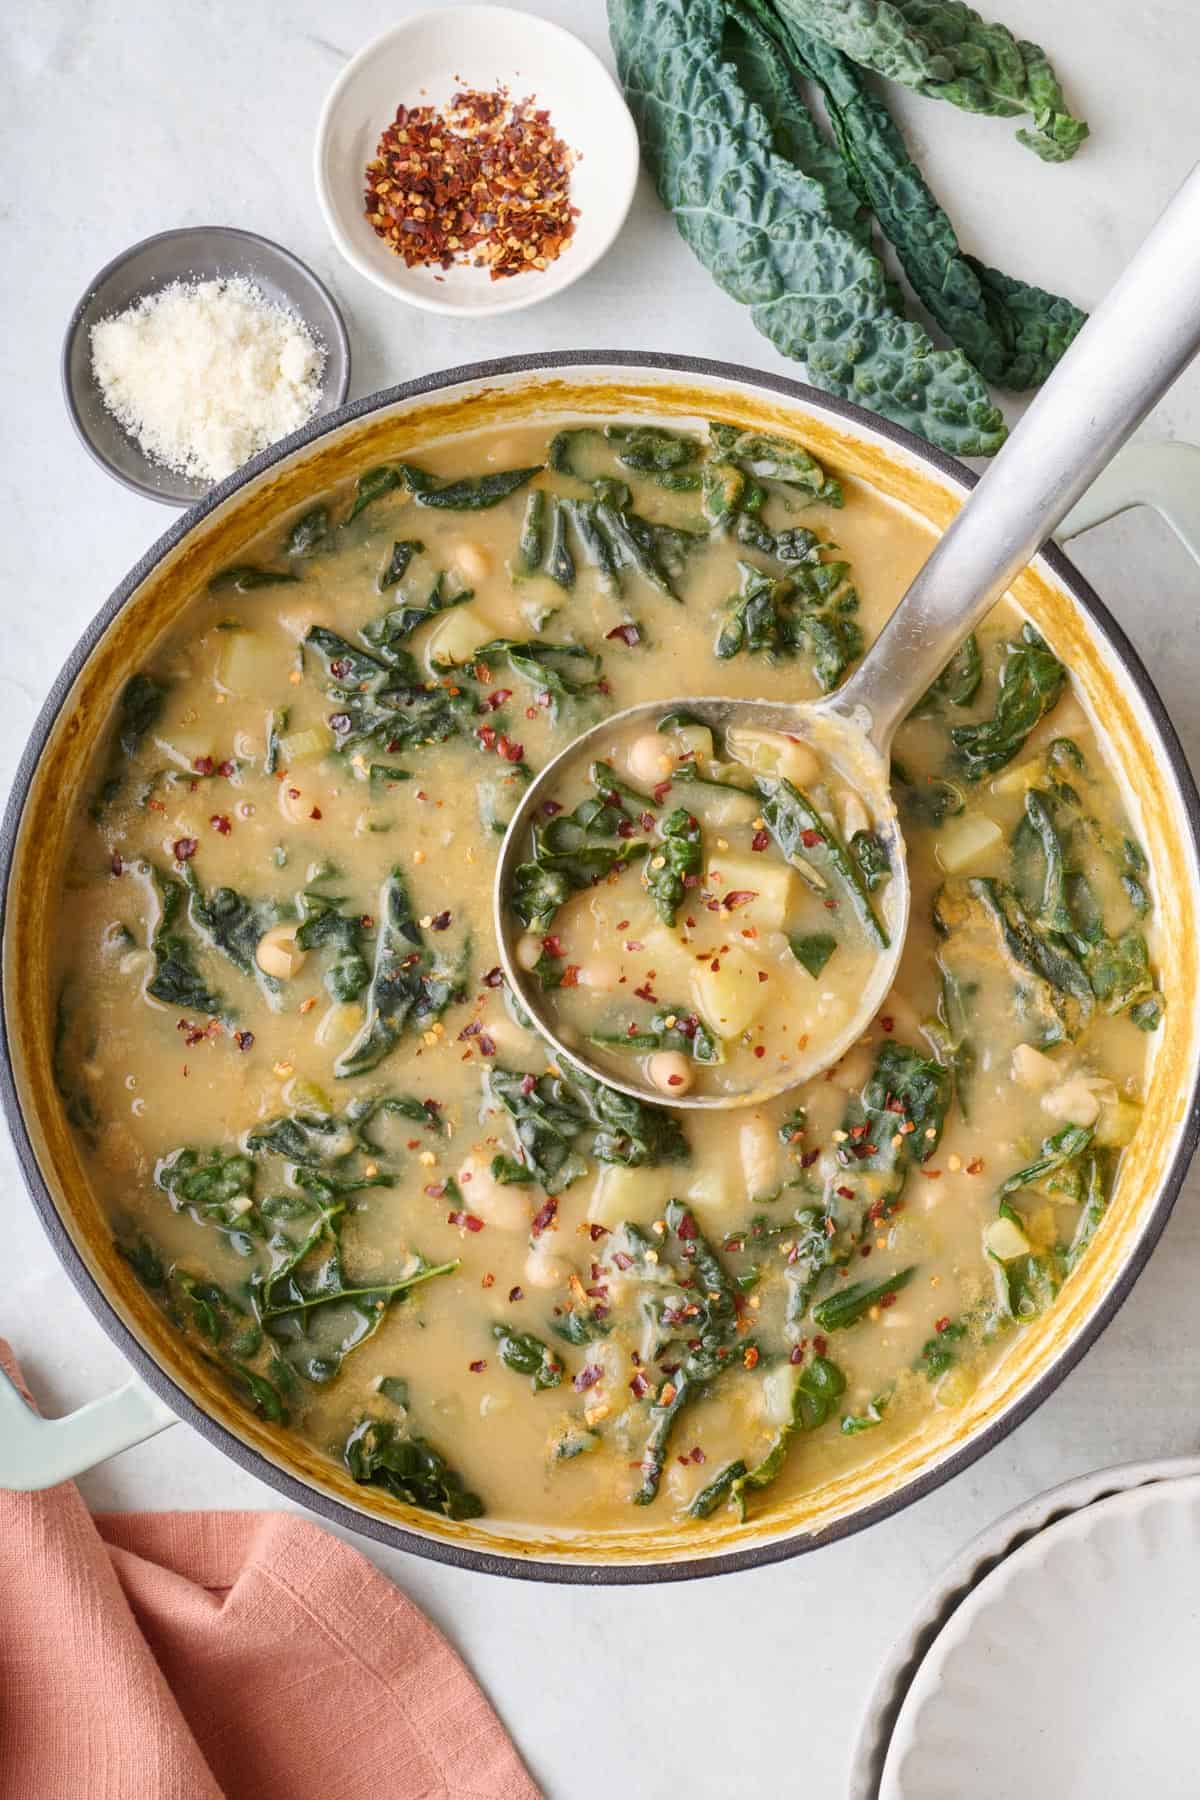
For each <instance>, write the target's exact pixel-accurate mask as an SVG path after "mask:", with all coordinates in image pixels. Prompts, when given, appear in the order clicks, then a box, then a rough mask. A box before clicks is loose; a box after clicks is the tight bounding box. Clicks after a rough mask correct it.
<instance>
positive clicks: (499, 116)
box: [363, 85, 578, 281]
mask: <svg viewBox="0 0 1200 1800" xmlns="http://www.w3.org/2000/svg"><path fill="white" fill-rule="evenodd" d="M575 160H576V153H575V152H574V151H573V150H572V149H570V148H569V147H568V145H567V144H565V143H564V142H563V140H562V138H560V137H559V136H558V134H557V132H556V131H555V129H554V127H553V125H552V124H551V123H550V115H549V113H547V112H545V111H543V110H540V109H538V108H537V107H536V105H535V104H534V101H533V99H532V97H530V98H527V99H524V100H513V99H512V98H511V96H510V94H509V91H508V89H507V88H506V87H503V86H500V85H498V86H497V87H496V88H495V89H494V90H493V91H492V92H490V93H486V92H482V91H480V90H479V89H474V88H472V89H468V90H466V91H465V92H462V93H458V94H455V96H454V98H453V99H452V100H451V102H450V104H449V106H447V107H445V108H444V109H439V108H437V107H432V106H414V107H407V106H400V107H397V109H396V119H395V123H394V124H392V125H389V126H388V127H387V129H386V130H385V131H384V133H383V136H382V137H381V138H380V140H379V144H378V147H377V149H376V152H375V157H374V160H373V161H371V162H369V163H368V164H367V167H366V171H365V177H364V181H365V192H364V195H363V210H364V212H365V213H366V216H367V220H368V222H369V224H370V226H371V229H372V231H374V233H375V235H376V236H377V237H380V238H382V239H383V241H384V243H385V244H386V245H387V247H388V249H389V250H391V251H392V252H394V254H395V255H397V256H400V257H403V259H404V261H405V263H406V264H407V266H408V267H409V268H410V269H412V268H419V267H422V266H426V265H429V264H440V265H441V267H442V268H443V269H448V268H450V267H451V265H452V264H454V263H472V264H474V266H475V267H476V268H487V269H490V271H491V277H492V280H493V281H499V280H500V279H501V278H502V277H504V276H506V275H520V274H522V273H524V272H525V271H526V270H527V269H544V268H546V266H547V265H548V264H549V263H552V262H553V261H554V260H555V258H556V257H557V256H558V255H559V254H560V253H561V252H562V250H563V249H564V248H565V247H566V245H567V244H568V243H569V242H570V240H571V237H572V235H573V234H574V230H575V220H576V218H577V216H578V208H576V207H574V206H572V205H571V200H570V185H571V169H572V167H573V166H574V163H575Z"/></svg>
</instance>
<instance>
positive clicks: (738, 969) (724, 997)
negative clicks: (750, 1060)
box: [691, 945, 767, 1038]
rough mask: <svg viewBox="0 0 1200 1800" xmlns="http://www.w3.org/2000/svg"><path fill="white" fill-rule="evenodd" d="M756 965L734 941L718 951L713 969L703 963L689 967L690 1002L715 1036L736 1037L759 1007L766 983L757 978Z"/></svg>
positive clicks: (747, 1024)
mask: <svg viewBox="0 0 1200 1800" xmlns="http://www.w3.org/2000/svg"><path fill="white" fill-rule="evenodd" d="M758 968H759V965H758V963H757V962H756V961H755V959H754V957H752V956H749V955H748V954H747V953H746V951H745V950H742V949H740V948H739V947H738V946H736V945H735V946H734V947H733V949H731V950H724V951H722V952H721V955H720V957H719V958H718V959H717V962H716V967H715V969H714V968H712V967H710V966H709V965H708V964H707V963H705V964H702V965H699V966H696V967H694V968H693V972H692V978H691V980H692V1002H693V1004H694V1005H695V1007H696V1008H697V1010H698V1011H699V1012H700V1013H701V1015H702V1016H703V1018H704V1022H705V1024H706V1025H707V1026H708V1027H709V1030H710V1031H714V1032H716V1034H717V1036H718V1037H721V1038H735V1037H739V1036H740V1035H741V1033H742V1032H743V1031H745V1030H746V1029H747V1028H748V1027H749V1026H751V1025H753V1023H754V1021H755V1019H757V1017H758V1015H759V1013H760V1012H761V1011H762V1009H763V1005H764V1002H765V999H766V987H767V984H766V983H763V982H760V981H759V979H758Z"/></svg>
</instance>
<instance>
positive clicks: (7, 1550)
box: [0, 1340, 539, 1800]
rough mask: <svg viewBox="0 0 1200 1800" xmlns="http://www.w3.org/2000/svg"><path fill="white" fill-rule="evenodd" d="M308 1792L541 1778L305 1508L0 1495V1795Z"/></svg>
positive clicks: (83, 1798)
mask: <svg viewBox="0 0 1200 1800" xmlns="http://www.w3.org/2000/svg"><path fill="white" fill-rule="evenodd" d="M0 1359H2V1360H3V1361H4V1365H5V1367H6V1368H7V1369H8V1371H9V1373H10V1374H12V1375H13V1376H14V1379H18V1380H19V1376H18V1373H17V1370H16V1367H15V1364H14V1363H13V1361H12V1358H11V1355H10V1353H9V1352H8V1347H7V1345H5V1344H3V1342H2V1340H0ZM22 1391H23V1392H25V1390H24V1388H23V1387H22ZM26 1397H27V1398H28V1394H27V1393H26ZM318 1797H319V1800H367V1797H369V1800H427V1797H428V1800H435V1797H436V1800H539V1790H538V1789H537V1788H536V1787H535V1786H534V1784H533V1782H532V1781H531V1780H530V1778H529V1776H528V1775H527V1774H526V1772H525V1770H524V1768H523V1767H522V1766H521V1763H520V1760H519V1758H518V1756H517V1753H516V1751H515V1750H514V1748H513V1746H512V1744H511V1742H510V1741H509V1739H508V1737H507V1736H506V1734H505V1731H504V1728H503V1726H502V1725H501V1724H500V1721H499V1719H498V1718H497V1717H496V1714H495V1713H494V1712H493V1711H492V1708H491V1707H490V1705H489V1704H488V1702H487V1700H486V1699H485V1698H484V1696H483V1694H482V1693H481V1691H480V1689H479V1688H478V1687H477V1685H476V1684H475V1682H474V1681H473V1679H472V1678H471V1676H470V1675H469V1674H468V1673H467V1670H466V1668H465V1667H464V1665H463V1664H462V1662H461V1661H460V1660H459V1658H458V1656H457V1655H456V1654H455V1652H454V1651H453V1650H452V1649H451V1648H450V1645H449V1644H448V1643H447V1642H446V1640H445V1638H443V1637H442V1635H441V1633H440V1632H438V1631H437V1630H435V1628H434V1627H433V1626H432V1625H431V1624H430V1622H429V1620H428V1619H427V1618H426V1617H425V1616H424V1614H423V1613H421V1612H420V1611H418V1609H417V1608H416V1607H415V1606H414V1605H413V1604H412V1602H411V1601H410V1600H406V1599H405V1598H404V1596H403V1595H402V1594H401V1593H399V1592H398V1591H397V1590H396V1589H395V1588H394V1587H393V1586H392V1584H391V1582H390V1581H388V1580H387V1579H386V1577H385V1576H383V1575H381V1574H380V1573H379V1571H378V1570H377V1569H375V1568H374V1567H373V1566H372V1564H371V1563H369V1562H368V1561H367V1559H366V1558H365V1557H364V1556H362V1555H360V1554H359V1552H358V1551H357V1550H352V1549H351V1548H350V1547H349V1545H347V1544H344V1543H342V1542H341V1541H340V1540H339V1539H338V1538H335V1537H333V1536H332V1535H331V1534H330V1533H329V1532H327V1531H324V1530H322V1529H321V1528H320V1527H319V1526H317V1525H315V1524H313V1523H311V1522H310V1521H309V1520H307V1519H303V1518H297V1517H296V1516H294V1515H292V1514H290V1513H269V1512H196V1513H185V1512H175V1513H172V1512H164V1513H108V1514H102V1515H100V1516H98V1517H97V1518H95V1519H93V1518H92V1517H91V1515H90V1514H89V1512H88V1510H87V1508H86V1506H85V1505H84V1503H83V1500H82V1498H81V1496H80V1494H79V1490H78V1489H77V1488H76V1487H75V1485H74V1483H73V1482H64V1483H63V1484H62V1485H61V1486H59V1487H56V1488H52V1489H50V1490H49V1491H48V1492H46V1493H41V1494H12V1493H2V1492H0V1800H318Z"/></svg>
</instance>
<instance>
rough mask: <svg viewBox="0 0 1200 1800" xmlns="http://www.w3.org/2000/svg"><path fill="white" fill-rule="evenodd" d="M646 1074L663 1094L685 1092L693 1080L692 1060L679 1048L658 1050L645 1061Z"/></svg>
mask: <svg viewBox="0 0 1200 1800" xmlns="http://www.w3.org/2000/svg"><path fill="white" fill-rule="evenodd" d="M646 1074H647V1075H648V1076H649V1077H650V1080H651V1081H652V1082H653V1083H654V1086H655V1087H656V1088H658V1090H659V1092H660V1093H663V1094H686V1093H687V1092H688V1089H689V1088H690V1087H691V1086H692V1083H693V1082H694V1081H695V1075H694V1073H693V1071H692V1060H691V1058H690V1057H689V1056H684V1054H683V1052H682V1051H681V1050H658V1051H656V1052H655V1054H654V1055H653V1056H651V1057H648V1058H647V1061H646Z"/></svg>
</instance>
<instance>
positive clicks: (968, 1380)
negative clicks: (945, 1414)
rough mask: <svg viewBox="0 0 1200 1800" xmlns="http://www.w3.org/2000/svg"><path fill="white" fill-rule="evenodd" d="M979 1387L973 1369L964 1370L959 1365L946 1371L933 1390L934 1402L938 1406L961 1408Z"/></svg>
mask: <svg viewBox="0 0 1200 1800" xmlns="http://www.w3.org/2000/svg"><path fill="white" fill-rule="evenodd" d="M978 1386H979V1377H978V1375H977V1374H976V1373H975V1371H974V1369H966V1368H964V1367H963V1365H962V1364H961V1363H956V1364H955V1366H954V1368H952V1369H947V1370H946V1373H945V1374H944V1375H943V1376H942V1379H941V1380H940V1381H939V1382H938V1384H937V1387H936V1388H935V1390H934V1396H933V1397H934V1401H935V1403H936V1404H937V1405H938V1406H945V1407H956V1406H963V1405H965V1404H966V1402H967V1401H968V1400H969V1399H970V1398H971V1395H972V1394H973V1393H974V1392H975V1389H976V1388H977V1387H978Z"/></svg>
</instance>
